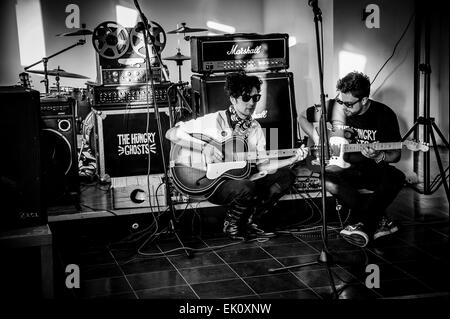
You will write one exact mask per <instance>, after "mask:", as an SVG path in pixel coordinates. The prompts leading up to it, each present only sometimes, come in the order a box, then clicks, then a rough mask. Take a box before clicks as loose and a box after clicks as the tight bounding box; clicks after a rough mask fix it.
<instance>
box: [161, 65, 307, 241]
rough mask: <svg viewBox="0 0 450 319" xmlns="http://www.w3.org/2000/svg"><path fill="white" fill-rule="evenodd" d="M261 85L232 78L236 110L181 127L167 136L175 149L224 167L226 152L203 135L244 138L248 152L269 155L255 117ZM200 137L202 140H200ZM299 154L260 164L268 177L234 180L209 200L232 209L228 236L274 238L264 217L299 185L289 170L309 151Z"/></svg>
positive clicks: (254, 78)
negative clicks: (261, 223) (263, 222)
mask: <svg viewBox="0 0 450 319" xmlns="http://www.w3.org/2000/svg"><path fill="white" fill-rule="evenodd" d="M260 90H261V80H260V79H259V78H258V77H257V76H248V75H246V74H244V73H231V74H229V75H228V76H227V77H226V83H225V91H226V93H227V94H228V95H229V99H230V102H231V105H230V106H228V107H227V108H226V109H224V110H221V111H217V112H215V113H210V114H206V115H204V116H203V117H199V118H196V119H193V120H190V121H187V122H179V123H177V124H176V125H175V126H174V127H173V128H171V129H169V130H168V131H167V133H166V138H167V139H169V140H170V141H172V142H173V143H175V144H178V145H181V146H183V147H186V148H190V149H194V150H196V151H198V152H201V154H202V156H204V158H205V160H206V163H216V162H222V161H223V156H224V154H222V150H219V149H218V148H217V147H215V146H214V145H213V144H212V143H207V142H205V141H204V140H202V139H199V138H197V137H198V136H199V135H200V134H203V135H206V136H208V137H210V138H213V139H214V140H216V141H221V140H225V139H227V138H230V136H240V137H242V138H244V139H245V140H246V141H247V144H248V151H249V152H252V151H253V152H254V151H262V152H264V151H265V150H266V139H265V136H264V132H263V130H262V128H261V125H260V124H259V123H258V122H257V121H256V120H254V119H252V114H253V112H254V111H255V108H256V104H257V102H258V101H259V99H260V98H261V94H260ZM193 135H195V136H196V137H194V136H193ZM294 154H295V155H294V156H292V157H290V158H287V159H280V160H274V159H271V160H262V159H259V160H257V161H256V163H255V166H256V167H254V169H253V170H254V171H255V172H257V171H259V172H266V173H267V175H265V176H264V177H262V178H259V179H256V180H253V179H250V178H247V179H236V180H235V179H229V180H226V181H224V182H222V183H221V184H219V185H218V186H217V188H216V189H215V190H214V191H213V192H212V194H209V196H208V200H209V201H210V202H212V203H214V204H218V205H224V206H225V207H226V209H227V210H226V218H225V222H224V227H223V231H224V232H225V233H226V234H227V235H228V236H229V237H230V238H232V239H249V238H255V237H273V236H274V235H275V234H274V233H269V232H265V231H264V230H262V229H261V228H260V227H259V226H258V225H257V221H258V217H260V216H261V214H263V213H265V212H267V211H268V210H270V209H271V208H272V207H273V206H274V205H275V204H276V202H277V201H278V200H279V199H280V198H281V197H282V196H283V194H284V193H285V192H286V191H288V190H289V188H290V187H291V186H292V185H293V183H294V181H295V174H294V172H293V171H292V170H291V169H290V168H288V167H287V166H289V165H292V164H294V163H296V162H297V161H300V160H303V159H304V158H305V157H306V155H307V150H306V149H305V148H304V147H302V148H300V149H298V150H297V151H296V152H295V153H294Z"/></svg>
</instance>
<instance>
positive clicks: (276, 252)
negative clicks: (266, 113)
mask: <svg viewBox="0 0 450 319" xmlns="http://www.w3.org/2000/svg"><path fill="white" fill-rule="evenodd" d="M263 249H264V250H265V251H266V252H267V253H268V254H270V255H271V256H274V257H291V256H299V255H311V254H314V253H316V250H315V249H313V248H312V247H311V246H308V245H307V244H304V243H300V242H298V243H289V244H283V245H276V246H266V247H263Z"/></svg>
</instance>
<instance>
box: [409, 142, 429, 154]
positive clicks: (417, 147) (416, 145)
mask: <svg viewBox="0 0 450 319" xmlns="http://www.w3.org/2000/svg"><path fill="white" fill-rule="evenodd" d="M403 145H405V146H406V148H407V149H409V150H410V151H413V152H417V151H421V152H428V151H429V149H430V146H429V144H428V143H424V142H414V141H404V142H403Z"/></svg>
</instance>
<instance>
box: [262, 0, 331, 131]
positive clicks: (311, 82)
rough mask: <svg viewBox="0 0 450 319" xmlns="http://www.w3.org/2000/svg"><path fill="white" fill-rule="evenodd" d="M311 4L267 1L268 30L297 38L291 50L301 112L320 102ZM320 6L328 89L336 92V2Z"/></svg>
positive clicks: (282, 0) (305, 2) (291, 63)
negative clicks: (334, 76)
mask: <svg viewBox="0 0 450 319" xmlns="http://www.w3.org/2000/svg"><path fill="white" fill-rule="evenodd" d="M307 3H308V1H306V0H304V1H303V0H302V1H298V0H278V1H276V0H265V1H264V32H265V33H270V32H280V33H288V34H289V35H290V36H294V37H295V38H296V40H297V44H296V45H295V46H293V47H291V48H290V50H289V55H290V59H289V60H290V67H289V71H291V72H293V73H294V84H295V98H296V104H297V105H296V107H297V113H300V112H301V111H303V110H304V109H305V108H307V107H309V106H311V105H313V104H316V103H320V85H319V83H320V82H319V71H318V62H317V46H316V34H315V25H314V15H313V12H312V9H311V7H309V6H308V4H307ZM319 6H320V9H321V11H322V20H323V26H324V57H325V58H324V92H325V94H328V95H332V94H333V92H334V84H333V59H332V57H333V2H332V1H320V2H319ZM302 135H303V133H302Z"/></svg>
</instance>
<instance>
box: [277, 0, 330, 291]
mask: <svg viewBox="0 0 450 319" xmlns="http://www.w3.org/2000/svg"><path fill="white" fill-rule="evenodd" d="M308 4H309V5H310V6H312V9H313V13H314V25H315V30H316V45H317V62H318V67H319V82H320V104H321V115H320V123H319V131H320V152H319V153H320V175H321V176H320V178H321V183H322V243H323V247H322V250H321V251H320V255H319V257H318V259H317V261H313V262H309V263H304V264H298V265H292V266H287V267H280V268H271V269H269V272H276V271H282V270H287V269H293V268H298V267H304V266H310V265H317V264H319V265H325V266H326V268H327V271H328V277H329V279H330V284H331V288H332V290H333V295H334V297H335V298H336V299H337V298H338V293H337V290H336V285H335V283H334V279H333V275H332V273H331V270H330V266H331V265H332V264H333V259H332V256H331V254H330V253H329V250H328V229H327V219H326V216H327V214H326V189H325V153H326V149H325V143H328V136H327V135H328V134H327V125H326V123H327V110H326V104H325V93H324V88H323V59H322V50H323V48H322V46H321V42H320V40H321V37H320V33H319V22H320V24H322V11H321V10H320V8H319V6H318V4H317V0H312V1H311V0H310V1H308ZM327 149H328V148H327Z"/></svg>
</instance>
